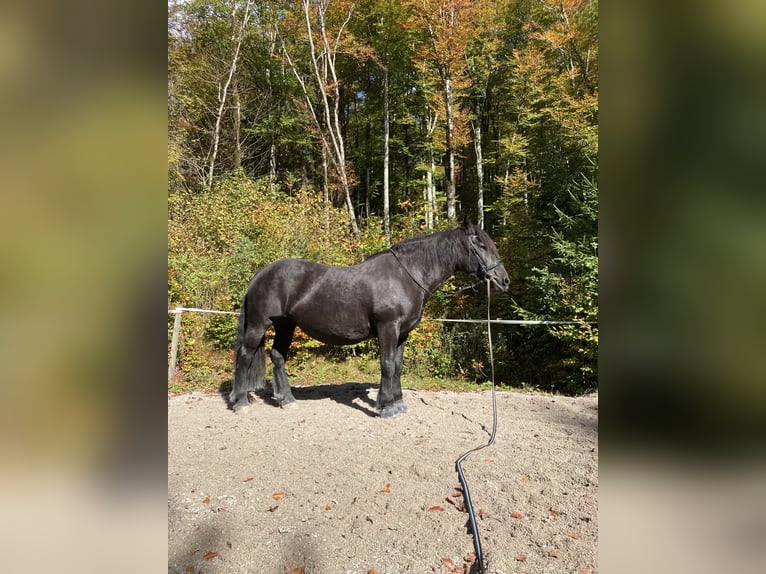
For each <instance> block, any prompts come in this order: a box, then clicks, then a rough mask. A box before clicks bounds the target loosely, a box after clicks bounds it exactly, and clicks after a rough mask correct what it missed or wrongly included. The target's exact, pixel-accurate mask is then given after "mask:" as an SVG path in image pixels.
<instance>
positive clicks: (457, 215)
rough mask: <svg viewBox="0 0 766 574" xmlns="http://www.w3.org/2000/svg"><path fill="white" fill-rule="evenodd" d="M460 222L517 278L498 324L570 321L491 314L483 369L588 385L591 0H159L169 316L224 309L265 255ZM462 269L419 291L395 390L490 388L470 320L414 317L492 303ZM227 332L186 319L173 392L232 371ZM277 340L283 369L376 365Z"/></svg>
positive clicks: (352, 247)
mask: <svg viewBox="0 0 766 574" xmlns="http://www.w3.org/2000/svg"><path fill="white" fill-rule="evenodd" d="M464 219H470V220H471V221H473V222H475V223H477V224H478V225H480V226H482V227H483V228H484V229H486V230H487V231H488V233H489V234H490V235H491V236H492V237H493V239H494V240H495V243H496V244H497V247H498V249H499V252H500V255H501V257H502V259H503V261H504V263H505V267H506V269H507V271H508V274H509V276H510V278H511V287H510V289H509V290H508V291H507V292H506V293H502V294H497V293H493V294H492V299H491V311H492V316H493V318H502V319H526V320H541V319H543V320H551V321H555V320H558V321H573V322H575V323H573V324H567V325H558V326H527V325H524V326H516V325H514V326H505V325H503V326H500V325H499V326H497V327H493V336H494V341H493V342H494V345H493V347H494V357H495V373H496V380H497V383H498V384H499V385H502V386H504V387H508V388H523V389H532V390H538V391H546V392H557V393H566V394H580V393H586V392H592V391H594V390H596V389H597V376H598V371H597V359H596V358H597V348H598V325H597V320H598V294H597V287H598V2H597V0H357V1H353V0H295V1H283V0H258V1H257V2H254V1H252V0H169V2H168V308H169V309H172V308H173V307H175V306H185V307H199V308H205V309H217V310H225V311H238V310H239V307H240V305H241V301H242V297H243V296H244V293H245V290H246V288H247V284H248V282H249V280H250V278H251V276H252V275H253V274H254V273H255V271H257V270H258V269H259V268H261V267H263V266H264V265H266V264H268V263H270V262H272V261H274V260H276V259H279V258H281V257H301V258H306V259H311V260H315V261H320V262H322V263H327V264H333V265H352V264H355V263H358V262H360V261H361V260H363V259H364V258H365V257H367V256H369V255H371V254H373V253H376V252H378V251H380V250H383V249H385V248H386V247H387V246H390V245H391V244H393V243H395V242H397V241H400V240H402V239H405V238H408V237H412V236H415V235H418V234H423V233H429V232H432V231H439V230H443V229H448V228H451V227H455V226H457V225H460V224H461V223H462V222H463V220H464ZM472 282H473V279H472V278H470V277H467V276H461V275H458V276H456V277H455V278H454V279H452V280H450V281H448V282H447V283H446V284H445V285H444V286H443V287H442V289H440V290H439V291H437V292H436V293H435V294H434V295H433V297H432V298H431V299H430V301H429V303H428V305H427V307H426V311H425V313H424V317H425V318H426V320H424V321H423V322H422V323H421V325H420V326H419V327H418V328H417V329H416V330H415V331H414V332H413V333H412V335H411V337H410V341H409V343H408V347H407V351H406V354H405V369H404V375H403V379H404V384H405V385H406V384H407V383H408V377H409V378H415V377H419V378H420V379H422V380H425V381H439V380H458V381H464V382H468V383H481V382H485V381H487V380H488V378H489V367H488V364H489V363H488V361H489V359H488V345H487V338H486V332H485V328H484V327H482V326H480V325H479V326H476V325H465V324H459V323H441V322H435V321H430V320H428V319H431V318H457V319H460V318H482V317H486V313H487V311H486V305H487V295H486V293H485V292H484V290H483V288H479V289H478V291H477V292H472V291H471V290H466V291H461V290H460V289H461V288H462V287H463V286H466V285H469V284H471V283H472ZM172 326H173V317H172V316H169V318H168V329H169V333H170V332H171V331H172ZM235 331H236V319H235V318H233V317H232V316H230V315H217V316H202V315H194V314H192V313H188V314H184V319H183V333H182V342H181V347H180V354H179V369H178V372H177V374H176V379H177V380H176V381H171V382H170V383H169V385H170V389H171V390H182V389H188V388H191V387H192V386H199V385H203V386H204V385H208V386H209V385H219V384H223V383H224V382H225V381H226V380H227V379H228V378H230V376H231V367H232V347H233V342H234V337H235ZM169 339H170V337H169ZM291 353H292V354H293V360H292V361H291V362H288V374H290V375H291V377H293V379H294V380H295V381H296V382H300V381H302V380H303V379H306V378H308V377H309V373H310V375H311V377H312V378H317V377H320V378H321V377H322V376H328V377H330V379H332V377H333V376H335V377H337V376H346V375H345V374H344V375H338V374H337V373H338V371H337V369H336V370H335V371H332V370H329V371H328V370H323V369H325V368H326V367H327V365H337V364H338V363H339V362H345V361H347V360H352V361H357V362H358V364H360V365H362V366H361V367H360V368H361V369H362V372H363V373H364V372H365V371H364V369H368V370H374V368H375V367H374V364H375V360H376V357H375V353H376V346H375V344H371V343H362V344H360V345H357V346H355V347H351V348H339V349H332V348H326V347H325V346H323V345H321V344H319V343H317V342H315V341H312V340H310V339H308V338H307V337H306V336H298V337H296V340H295V342H294V343H293V349H291ZM291 363H292V366H291ZM290 369H293V370H292V371H291V370H290ZM322 373H325V375H322ZM327 373H329V375H328V374H327ZM333 373H335V375H333ZM357 376H359V375H357ZM363 376H364V375H363ZM366 377H367V378H369V379H370V380H376V379H377V376H376V375H373V374H372V373H367V374H366ZM324 382H330V381H324ZM334 382H346V381H343V380H335V381H334ZM433 384H435V385H437V386H438V383H437V382H434V383H433Z"/></svg>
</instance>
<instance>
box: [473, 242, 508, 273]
mask: <svg viewBox="0 0 766 574" xmlns="http://www.w3.org/2000/svg"><path fill="white" fill-rule="evenodd" d="M476 239H477V236H476V234H475V233H472V234H470V235H469V236H468V260H469V262H470V260H471V254H473V255H474V256H475V257H476V260H477V261H478V262H479V268H480V269H481V272H482V275H483V277H480V279H482V280H483V279H486V278H487V277H489V272H490V271H492V270H493V269H494V268H495V267H500V266H501V265H502V264H503V263H502V261H500V259H498V260H497V261H495V262H494V263H492V264H491V265H490V264H488V263H487V261H486V260H485V259H484V257H482V255H481V253H480V252H479V248H478V247H477V246H476Z"/></svg>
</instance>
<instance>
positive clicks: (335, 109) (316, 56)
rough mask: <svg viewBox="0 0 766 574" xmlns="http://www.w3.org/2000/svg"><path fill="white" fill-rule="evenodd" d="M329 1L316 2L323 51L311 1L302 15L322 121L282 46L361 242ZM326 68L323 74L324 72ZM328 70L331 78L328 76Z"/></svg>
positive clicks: (303, 2) (351, 11) (352, 224)
mask: <svg viewBox="0 0 766 574" xmlns="http://www.w3.org/2000/svg"><path fill="white" fill-rule="evenodd" d="M328 5H329V2H328V1H327V0H324V1H322V2H318V3H317V4H316V9H317V19H318V25H319V29H318V32H319V37H320V39H321V51H320V52H317V46H316V44H315V43H314V31H313V27H312V18H311V2H310V1H309V0H302V7H303V15H304V17H305V21H306V32H307V40H308V44H309V50H310V52H309V53H310V59H311V64H312V71H313V74H314V79H315V81H316V83H317V91H318V95H319V98H320V101H321V106H322V107H321V112H322V121H320V119H319V116H318V115H317V112H316V110H315V109H314V104H313V102H312V98H311V96H310V94H309V91H308V88H307V86H306V83H305V82H304V81H303V78H302V77H301V75H300V73H299V72H298V69H297V68H296V67H295V64H294V62H293V61H292V59H291V58H290V54H289V53H288V51H287V48H286V46H285V45H284V41H283V43H282V49H283V51H284V53H285V56H286V57H287V61H288V63H289V64H290V67H291V68H292V70H293V74H294V75H295V77H296V79H297V80H298V83H299V84H300V86H301V89H302V90H303V95H304V97H305V99H306V104H307V107H308V109H309V112H310V113H311V117H312V119H313V121H314V127H316V129H317V132H318V134H319V137H320V139H321V142H322V146H323V147H324V148H326V150H327V152H328V154H327V155H328V156H329V159H330V161H331V162H332V165H333V168H334V169H335V172H336V173H337V175H338V179H339V180H340V186H341V189H342V190H343V196H344V199H345V203H346V209H347V210H348V215H349V220H350V222H351V231H352V232H353V235H354V238H355V239H356V240H357V241H361V235H360V233H359V226H358V225H357V221H356V213H355V212H354V204H353V202H352V201H351V187H350V183H349V177H348V166H347V165H346V150H345V147H344V145H345V144H344V142H343V126H342V124H341V122H340V113H339V112H340V87H339V86H340V83H339V81H338V76H337V74H336V70H335V57H336V55H337V50H338V45H337V42H336V43H335V44H334V45H331V44H330V41H329V39H328V37H327V29H326V28H325V14H326V12H327V8H328ZM352 14H353V6H352V7H351V9H350V10H349V12H348V14H347V16H346V20H345V21H344V22H343V24H342V25H341V27H340V30H339V31H338V36H337V37H338V38H340V35H341V33H342V32H343V29H344V28H345V27H346V25H347V24H348V22H349V21H350V20H351V15H352ZM320 63H321V65H322V70H320V69H319V65H320ZM323 71H324V73H323ZM328 72H329V75H330V76H331V77H328ZM331 97H332V99H333V103H332V105H331V104H330V98H331Z"/></svg>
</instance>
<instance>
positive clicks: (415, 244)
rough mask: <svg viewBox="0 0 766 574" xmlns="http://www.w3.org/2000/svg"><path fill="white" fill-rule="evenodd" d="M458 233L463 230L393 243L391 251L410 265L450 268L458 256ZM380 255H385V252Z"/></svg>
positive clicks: (419, 236)
mask: <svg viewBox="0 0 766 574" xmlns="http://www.w3.org/2000/svg"><path fill="white" fill-rule="evenodd" d="M458 233H463V230H462V229H461V228H457V229H448V230H447V231H441V232H438V233H430V234H428V235H418V236H417V237H411V238H410V239H405V240H403V241H400V242H399V243H395V244H394V245H392V246H391V250H392V251H395V252H396V254H397V255H398V256H399V257H401V258H403V259H405V260H407V262H408V263H409V264H410V265H417V266H422V267H425V268H434V267H437V268H444V267H447V268H450V267H453V266H454V265H455V261H457V259H458V258H459V256H460V255H459V245H460V244H459V242H458V241H457V239H458V237H459V236H458V235H457V234H458ZM381 253H385V251H383V252H381ZM376 255H380V254H376ZM373 257H374V256H373Z"/></svg>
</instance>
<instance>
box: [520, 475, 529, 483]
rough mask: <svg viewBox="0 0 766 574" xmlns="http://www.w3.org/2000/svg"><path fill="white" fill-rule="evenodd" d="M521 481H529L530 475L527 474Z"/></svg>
mask: <svg viewBox="0 0 766 574" xmlns="http://www.w3.org/2000/svg"><path fill="white" fill-rule="evenodd" d="M521 482H529V477H528V476H525V477H524V478H522V479H521Z"/></svg>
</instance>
